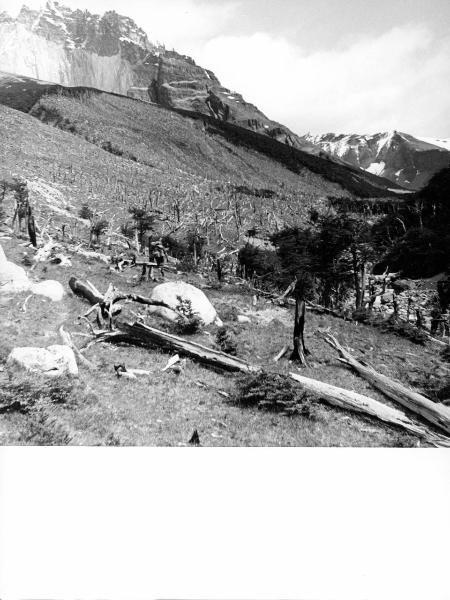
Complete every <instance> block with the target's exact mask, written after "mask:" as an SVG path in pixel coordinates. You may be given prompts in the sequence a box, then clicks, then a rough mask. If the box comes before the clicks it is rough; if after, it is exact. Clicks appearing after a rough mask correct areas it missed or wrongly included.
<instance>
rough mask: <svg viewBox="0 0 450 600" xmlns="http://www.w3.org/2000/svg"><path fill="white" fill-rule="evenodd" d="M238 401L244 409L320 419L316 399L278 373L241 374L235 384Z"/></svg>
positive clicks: (235, 397)
mask: <svg viewBox="0 0 450 600" xmlns="http://www.w3.org/2000/svg"><path fill="white" fill-rule="evenodd" d="M234 399H235V402H236V403H237V404H239V405H241V406H247V407H250V406H253V407H258V408H260V409H265V410H272V411H275V412H282V413H285V414H288V415H303V416H305V417H308V418H310V419H316V418H317V417H318V411H317V407H316V406H315V405H314V403H313V402H312V400H313V397H312V396H311V395H310V394H308V393H307V392H306V391H305V390H302V388H301V387H300V386H299V385H298V384H296V383H294V382H293V381H292V380H291V379H289V378H288V377H286V376H283V375H279V374H278V373H268V372H266V371H262V372H260V373H256V374H254V373H252V374H248V375H242V376H241V377H240V378H239V379H238V380H237V384H236V392H235V395H234Z"/></svg>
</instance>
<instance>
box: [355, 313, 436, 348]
mask: <svg viewBox="0 0 450 600" xmlns="http://www.w3.org/2000/svg"><path fill="white" fill-rule="evenodd" d="M352 317H353V319H354V320H355V321H357V322H358V323H364V324H365V325H371V326H372V327H379V329H380V331H382V332H383V333H392V334H394V335H398V336H400V337H404V338H406V339H407V340H410V341H411V342H413V343H414V344H418V345H421V346H423V345H424V344H425V342H426V341H427V339H428V338H427V336H426V335H425V333H424V332H423V331H422V330H421V329H419V328H418V327H415V326H414V325H412V324H411V323H407V322H406V321H402V320H401V319H399V318H397V317H395V315H391V316H390V317H387V318H386V317H383V316H381V315H374V314H373V313H371V312H369V311H366V310H364V309H358V310H356V311H354V312H353V315H352Z"/></svg>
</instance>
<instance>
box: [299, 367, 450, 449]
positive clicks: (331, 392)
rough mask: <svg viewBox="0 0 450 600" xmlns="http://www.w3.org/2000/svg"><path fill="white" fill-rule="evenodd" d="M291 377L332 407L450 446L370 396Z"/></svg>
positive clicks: (301, 377)
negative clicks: (372, 418) (373, 418)
mask: <svg viewBox="0 0 450 600" xmlns="http://www.w3.org/2000/svg"><path fill="white" fill-rule="evenodd" d="M290 377H291V378H292V379H293V380H294V381H297V382H298V383H300V384H301V385H302V386H303V388H304V389H305V390H306V391H308V392H312V393H313V394H316V395H317V396H318V397H319V398H323V399H324V400H325V401H326V402H327V403H328V404H331V405H332V406H338V407H339V408H344V409H346V410H350V411H352V412H357V413H361V414H363V415H370V416H371V417H375V418H377V419H380V420H381V421H384V422H385V423H388V424H389V425H395V426H397V427H401V428H402V429H405V430H406V431H408V432H409V433H413V434H415V435H417V436H419V437H420V438H423V439H425V440H426V441H428V442H430V443H432V444H434V445H439V446H446V447H447V446H450V439H447V438H444V437H443V436H440V435H438V434H435V433H434V432H430V431H428V430H427V429H425V427H422V426H421V425H417V424H416V423H414V422H413V421H411V419H409V417H407V415H405V413H403V412H402V411H400V410H398V409H397V408H393V407H391V406H387V405H386V404H383V403H382V402H378V400H374V399H373V398H370V397H369V396H365V395H363V394H358V393H357V392H352V391H350V390H346V389H344V388H340V387H337V386H335V385H330V384H329V383H323V382H322V381H318V380H317V379H311V378H310V377H303V376H302V375H297V373H290Z"/></svg>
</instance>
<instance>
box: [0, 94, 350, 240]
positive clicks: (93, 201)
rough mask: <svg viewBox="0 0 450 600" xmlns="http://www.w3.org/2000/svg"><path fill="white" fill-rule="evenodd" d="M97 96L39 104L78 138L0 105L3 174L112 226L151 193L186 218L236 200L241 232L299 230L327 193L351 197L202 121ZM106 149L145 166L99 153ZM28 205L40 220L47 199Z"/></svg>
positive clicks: (40, 197)
mask: <svg viewBox="0 0 450 600" xmlns="http://www.w3.org/2000/svg"><path fill="white" fill-rule="evenodd" d="M102 96H103V95H102ZM102 96H97V95H96V96H93V97H91V98H90V99H88V100H80V99H75V98H65V97H62V96H53V97H50V98H48V99H43V100H42V101H41V109H42V103H45V109H46V111H47V112H46V114H47V117H48V118H50V117H49V115H53V117H52V118H53V119H55V116H54V115H55V112H56V111H57V112H58V115H60V116H59V117H58V119H62V120H64V122H65V124H66V126H67V122H66V120H67V121H70V123H71V124H72V125H73V126H74V127H75V128H76V130H77V131H79V135H74V134H72V133H69V132H66V131H61V129H59V128H55V127H51V126H48V125H46V124H43V123H40V122H39V120H37V119H35V118H33V117H31V116H29V115H26V114H24V113H22V112H19V111H15V110H13V109H9V108H7V107H4V106H0V119H1V133H2V145H1V146H0V160H1V165H2V167H3V171H4V172H6V173H12V174H19V175H24V176H25V177H26V178H27V179H28V180H31V181H37V183H43V184H44V185H50V186H51V187H52V188H54V189H55V190H56V191H57V192H60V193H61V194H62V195H63V196H64V198H65V199H66V201H67V202H68V203H69V204H71V205H72V207H73V209H72V214H74V213H75V215H76V211H77V210H78V207H80V206H81V204H83V203H85V202H87V203H88V204H90V205H91V206H93V207H95V208H97V209H99V210H108V213H109V214H110V215H111V213H113V214H116V215H117V219H118V221H125V220H126V217H127V215H126V209H127V207H128V206H130V205H131V204H137V203H140V202H142V201H145V200H146V199H147V198H148V196H149V194H150V193H151V194H153V196H154V202H155V204H154V206H155V207H156V208H159V209H161V210H163V211H164V212H165V213H166V214H168V215H171V214H173V210H172V208H171V207H172V205H173V203H174V202H175V201H178V202H179V203H180V205H181V214H182V219H183V220H190V219H191V218H192V217H193V215H194V216H195V215H197V216H198V217H202V216H208V215H209V216H211V215H212V214H213V212H214V211H213V209H212V208H211V206H212V205H214V206H215V207H217V206H225V207H226V206H227V203H228V202H230V201H234V200H235V199H236V198H237V199H238V201H239V203H240V205H241V207H242V214H243V226H242V231H243V230H244V229H245V228H246V227H251V226H253V225H255V224H256V225H258V226H263V227H264V228H269V229H273V227H274V219H273V215H274V214H277V215H278V217H280V218H281V219H282V221H283V222H285V223H287V224H291V223H295V222H296V221H297V219H298V217H299V215H301V214H305V212H306V209H307V207H308V206H311V205H315V206H317V205H319V204H320V203H321V202H322V201H323V200H324V198H325V197H326V195H333V196H335V195H342V196H347V195H348V194H346V193H345V192H344V191H343V190H342V189H341V188H340V187H339V186H337V185H336V184H333V183H330V182H327V181H326V180H324V179H323V178H321V177H320V176H318V175H315V174H313V173H311V172H310V171H308V170H306V169H305V170H304V172H303V173H302V174H300V175H296V174H294V173H292V172H291V171H290V170H288V169H286V168H284V167H283V166H282V165H280V164H279V163H277V162H276V161H274V160H271V159H270V158H268V157H266V156H264V155H262V154H259V153H258V152H256V151H253V150H248V149H246V148H243V147H237V146H234V145H233V144H231V143H229V142H226V141H225V140H224V139H223V138H220V137H215V136H210V135H208V134H206V133H205V132H204V131H203V130H202V127H201V126H200V123H199V122H198V121H194V120H191V119H187V118H185V117H181V116H179V115H176V114H175V113H172V112H170V111H166V110H164V109H161V108H158V107H152V106H151V105H147V104H144V103H140V102H136V101H132V100H127V99H126V98H120V97H114V96H110V95H105V98H103V97H102ZM41 117H42V112H41ZM84 138H88V139H90V140H93V141H94V142H95V143H90V142H88V141H87V140H85V139H84ZM105 142H109V143H110V144H111V145H112V146H113V147H114V148H115V149H116V151H118V150H120V152H124V153H128V154H132V155H134V156H136V157H138V158H139V159H140V160H142V163H140V162H136V161H133V160H129V159H126V158H124V157H121V156H117V155H115V154H112V153H111V152H107V151H105V150H103V149H101V147H99V146H100V145H101V144H104V143H105ZM0 175H1V174H0ZM244 183H245V185H247V186H250V187H253V188H256V189H259V188H268V189H270V190H273V196H274V197H273V198H257V199H256V200H255V197H254V196H252V195H248V194H247V195H246V194H238V195H237V196H236V194H235V193H234V192H233V186H234V185H242V184H244ZM37 187H39V186H37ZM32 200H34V203H35V206H36V207H37V209H38V210H39V209H41V208H42V211H43V213H45V214H43V216H44V217H45V216H46V215H47V213H48V211H47V209H46V206H45V204H46V198H45V194H40V193H38V192H36V193H35V194H34V196H33V194H32ZM208 211H209V212H208ZM69 216H70V215H66V218H68V217H69Z"/></svg>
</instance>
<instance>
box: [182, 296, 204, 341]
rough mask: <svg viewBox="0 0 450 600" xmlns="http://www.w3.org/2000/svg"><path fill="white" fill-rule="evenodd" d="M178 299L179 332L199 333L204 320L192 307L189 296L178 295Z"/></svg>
mask: <svg viewBox="0 0 450 600" xmlns="http://www.w3.org/2000/svg"><path fill="white" fill-rule="evenodd" d="M177 300H178V303H177V306H176V310H177V312H178V317H177V321H176V331H177V333H179V334H187V335H192V334H194V333H197V332H198V331H199V330H200V329H201V328H202V326H203V321H202V319H201V318H200V317H199V315H198V313H196V312H194V310H193V309H192V302H191V301H190V300H189V299H188V298H182V297H181V296H177Z"/></svg>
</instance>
